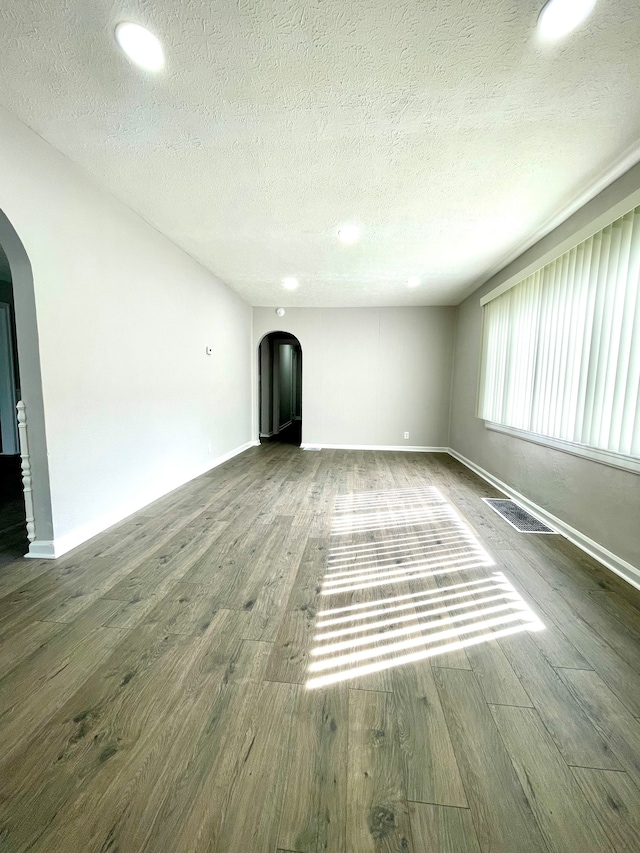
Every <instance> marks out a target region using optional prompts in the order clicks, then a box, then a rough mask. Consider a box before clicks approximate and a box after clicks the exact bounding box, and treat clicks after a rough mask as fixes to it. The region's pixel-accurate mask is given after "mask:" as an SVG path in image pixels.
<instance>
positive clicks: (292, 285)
mask: <svg viewBox="0 0 640 853" xmlns="http://www.w3.org/2000/svg"><path fill="white" fill-rule="evenodd" d="M299 284H300V282H299V281H298V279H297V278H294V277H293V276H291V275H290V276H287V278H283V279H282V286H283V287H286V289H287V290H295V289H296V287H297V286H298V285H299Z"/></svg>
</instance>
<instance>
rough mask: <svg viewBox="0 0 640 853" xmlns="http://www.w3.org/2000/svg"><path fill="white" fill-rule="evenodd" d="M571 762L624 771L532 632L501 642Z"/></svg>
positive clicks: (537, 708) (559, 747) (559, 746)
mask: <svg viewBox="0 0 640 853" xmlns="http://www.w3.org/2000/svg"><path fill="white" fill-rule="evenodd" d="M498 642H499V643H500V645H501V646H502V649H503V651H504V653H505V655H506V657H507V658H508V660H509V661H510V662H511V665H512V667H513V669H514V671H515V673H516V675H517V676H518V678H519V679H520V681H521V682H522V684H523V685H524V687H525V689H526V691H527V693H528V695H529V696H530V697H532V701H533V704H534V706H535V708H536V710H537V711H538V712H539V713H540V716H541V717H542V719H543V720H544V723H545V725H546V727H547V728H548V730H549V732H550V733H551V736H552V738H553V740H554V741H555V743H556V745H557V747H558V749H559V750H560V752H561V753H562V755H563V757H564V759H565V761H566V762H567V763H568V764H575V765H576V766H578V767H599V768H601V769H603V770H620V769H621V767H620V764H619V762H618V760H617V759H616V757H615V756H614V754H613V752H612V750H611V748H610V746H609V744H608V742H607V741H606V740H605V739H604V738H603V737H602V736H601V735H600V733H599V732H598V731H597V730H596V729H595V728H594V727H593V725H592V724H591V721H590V720H589V718H588V716H587V715H586V714H585V712H584V710H583V709H582V707H581V705H580V703H579V702H577V701H576V699H575V697H574V696H573V694H572V693H571V691H570V690H569V689H568V687H567V686H566V684H565V683H564V682H563V681H562V679H561V678H560V676H559V675H558V673H557V672H556V670H555V669H554V668H553V667H552V666H550V665H549V664H548V662H547V661H546V659H545V658H544V656H543V655H542V654H541V653H540V651H539V650H538V648H537V646H536V645H535V643H534V642H533V640H532V639H531V637H530V636H529V635H528V634H516V635H514V636H512V637H507V638H505V639H502V640H499V641H498Z"/></svg>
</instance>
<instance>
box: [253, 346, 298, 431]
mask: <svg viewBox="0 0 640 853" xmlns="http://www.w3.org/2000/svg"><path fill="white" fill-rule="evenodd" d="M258 436H259V440H260V443H265V442H282V443H285V444H294V445H297V446H298V447H299V446H300V443H301V441H302V346H301V344H300V341H299V340H298V338H296V337H295V335H292V334H290V333H289V332H284V331H275V332H269V333H268V334H266V335H264V336H263V338H262V340H261V341H260V343H259V344H258Z"/></svg>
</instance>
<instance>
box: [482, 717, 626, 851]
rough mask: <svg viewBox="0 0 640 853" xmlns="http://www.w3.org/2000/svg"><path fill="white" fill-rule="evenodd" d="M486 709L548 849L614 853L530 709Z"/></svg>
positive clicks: (556, 751) (577, 786)
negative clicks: (491, 715)
mask: <svg viewBox="0 0 640 853" xmlns="http://www.w3.org/2000/svg"><path fill="white" fill-rule="evenodd" d="M490 708H491V712H492V714H493V717H494V719H495V721H496V724H497V726H498V730H499V732H500V735H501V736H502V739H503V741H504V743H505V745H506V747H507V750H508V752H509V755H510V756H511V760H512V761H513V765H514V767H515V769H516V773H517V774H518V778H519V780H520V784H521V785H522V788H523V790H524V792H525V794H526V797H527V799H528V801H529V803H530V804H531V808H532V809H533V813H534V815H535V816H536V820H537V821H538V826H539V827H540V829H541V831H542V834H543V836H544V839H545V841H546V843H547V846H548V847H549V850H550V851H552V853H565V851H566V850H581V851H584V853H614V850H613V847H612V846H611V845H610V843H609V840H608V838H607V836H606V835H605V833H604V831H603V829H602V827H601V825H600V823H599V821H598V819H597V817H596V815H595V814H594V812H593V810H592V809H591V807H590V806H589V804H588V802H587V801H586V799H585V798H584V796H583V794H582V791H581V789H580V786H579V785H577V784H576V781H575V779H574V777H573V776H572V774H571V770H570V769H569V768H568V767H567V765H566V764H565V762H564V761H563V760H562V757H561V756H560V753H559V752H558V750H557V748H556V746H555V744H554V743H553V741H552V740H551V738H550V737H549V734H548V732H547V730H546V729H545V727H544V725H543V723H542V720H541V719H540V717H539V716H538V713H537V712H536V711H535V709H533V708H515V707H507V706H505V705H492V706H490Z"/></svg>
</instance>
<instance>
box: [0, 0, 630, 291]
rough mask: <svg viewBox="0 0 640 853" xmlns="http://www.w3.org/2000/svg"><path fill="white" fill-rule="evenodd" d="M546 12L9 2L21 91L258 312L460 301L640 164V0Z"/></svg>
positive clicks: (16, 96)
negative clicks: (357, 228)
mask: <svg viewBox="0 0 640 853" xmlns="http://www.w3.org/2000/svg"><path fill="white" fill-rule="evenodd" d="M542 5H543V3H542V0H540V2H532V0H519V1H518V0H513V1H512V2H511V1H510V0H438V2H436V0H421V2H419V0H411V2H408V0H396V2H395V3H391V4H390V3H388V2H386V0H384V2H383V0H351V2H350V3H349V4H346V5H345V4H344V3H340V2H338V0H299V2H291V0H218V2H215V3H211V2H210V0H206V2H205V0H184V2H183V3H181V4H176V3H175V2H173V0H155V2H150V0H148V2H145V0H139V2H135V0H123V2H122V3H121V4H114V3H87V2H86V0H66V1H65V2H64V3H60V2H59V0H4V2H3V3H2V7H1V9H0V25H1V26H2V32H3V35H4V38H3V49H2V52H1V54H0V68H1V71H2V75H1V79H2V84H1V85H0V103H2V105H3V106H4V107H6V108H7V109H9V110H11V111H12V112H13V113H15V114H16V115H17V116H18V117H19V118H20V119H22V120H23V121H24V122H25V123H26V124H28V125H29V126H31V127H32V128H33V129H34V130H35V131H36V132H37V133H39V134H40V135H41V136H43V137H44V138H45V139H46V140H47V141H49V142H50V143H51V144H52V145H54V146H55V147H56V148H58V149H59V150H60V151H62V152H63V153H64V154H65V155H67V156H68V157H69V158H70V159H71V160H73V161H74V162H76V163H77V164H78V165H80V166H81V167H82V168H83V169H85V170H86V171H87V172H88V173H90V174H91V175H92V176H93V177H94V178H95V179H96V180H98V181H99V182H100V183H101V184H102V185H103V186H105V187H106V188H107V189H109V190H110V191H111V192H113V193H114V194H115V195H116V196H118V197H119V198H120V199H122V200H123V201H124V202H125V203H126V204H128V205H129V206H130V207H132V208H133V209H134V210H136V211H138V212H139V213H140V214H141V215H142V216H143V217H144V218H145V219H147V220H148V221H149V222H151V223H152V224H153V225H155V226H156V227H157V228H158V229H159V230H161V231H162V232H164V233H165V234H166V235H167V236H168V237H169V238H170V239H171V240H173V241H174V242H175V243H177V244H178V245H179V246H181V247H182V248H184V249H185V251H187V252H188V253H189V254H191V255H192V256H193V257H195V258H197V259H198V260H200V261H201V262H202V263H203V264H204V265H205V266H207V267H208V268H209V269H211V270H212V271H213V272H214V273H216V274H217V275H218V276H219V277H220V278H222V279H223V280H224V281H226V282H227V283H228V284H229V285H231V287H233V288H234V289H235V290H237V291H238V292H239V293H240V294H241V295H242V296H243V297H244V298H245V299H246V300H247V301H248V302H249V303H251V304H252V305H266V306H275V305H280V304H287V305H291V306H359V305H363V306H364V305H447V304H449V305H450V304H456V303H457V302H459V301H460V299H461V298H463V296H465V295H466V294H467V293H468V292H470V289H472V288H473V287H474V286H475V285H477V284H478V282H480V281H482V280H483V279H486V278H487V276H488V275H489V273H490V272H491V271H496V270H497V269H498V268H499V267H500V266H502V265H504V263H506V262H507V261H508V260H509V259H510V258H511V257H512V256H513V255H514V254H515V253H518V252H520V251H522V250H523V249H524V248H526V247H527V246H528V245H530V244H531V243H532V242H533V241H534V240H535V239H538V238H539V237H541V236H542V235H543V233H545V230H546V231H548V230H549V229H550V228H551V227H553V225H555V224H558V221H559V220H560V219H561V218H564V217H566V216H567V215H569V213H570V212H571V211H572V210H573V209H575V207H576V206H577V205H578V204H579V203H582V202H583V201H586V200H587V198H589V197H591V196H592V195H594V194H595V192H596V191H597V190H598V188H602V186H603V185H604V184H605V182H608V181H610V180H612V179H613V178H614V177H616V176H617V174H618V173H619V172H620V171H621V170H622V169H623V168H625V167H627V166H630V165H632V163H633V162H634V161H635V160H637V159H638V158H640V149H639V148H638V145H639V144H640V98H638V90H639V84H640V50H639V49H638V45H639V44H640V7H639V6H638V2H637V0H617V2H616V3H613V2H611V0H609V2H607V0H600V2H599V3H598V4H597V5H596V8H595V11H594V13H593V14H592V16H591V17H590V18H589V19H588V21H587V22H586V23H585V24H584V25H583V26H582V27H580V28H579V30H577V31H576V32H575V33H573V34H572V35H571V36H569V37H567V38H566V39H565V40H563V41H562V43H559V44H556V45H542V44H540V43H539V42H538V41H537V39H536V37H535V31H534V28H535V23H536V19H537V16H538V13H539V11H540V8H541V7H542ZM126 19H128V20H134V21H137V22H139V23H143V24H145V25H147V26H148V27H149V28H150V29H151V30H152V31H153V32H154V33H155V34H156V35H158V36H159V38H160V39H161V41H162V42H163V45H164V48H165V52H166V56H167V67H166V71H165V72H163V73H161V74H158V75H156V76H153V75H149V74H148V73H145V72H142V71H140V70H139V69H136V68H135V67H134V66H132V65H131V64H130V63H129V62H128V61H127V60H126V58H125V57H124V56H123V55H122V54H121V53H120V52H119V50H118V49H117V47H116V45H115V41H114V38H113V30H114V27H115V24H116V23H117V22H118V21H120V20H126ZM343 222H358V223H359V224H361V225H362V226H363V236H362V239H361V241H360V242H359V243H358V244H357V245H355V246H350V247H344V246H342V245H341V244H340V243H339V242H338V241H337V240H336V233H335V232H336V229H337V227H338V225H339V224H341V223H343ZM410 275H419V276H420V277H421V279H422V281H423V283H422V284H421V285H420V287H417V288H414V289H409V288H407V287H406V284H405V282H406V279H407V278H408V277H409V276H410ZM285 276H296V277H297V278H298V279H299V280H300V287H299V288H298V290H296V291H295V292H288V291H283V289H282V286H281V284H280V282H281V279H282V278H283V277H285Z"/></svg>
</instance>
